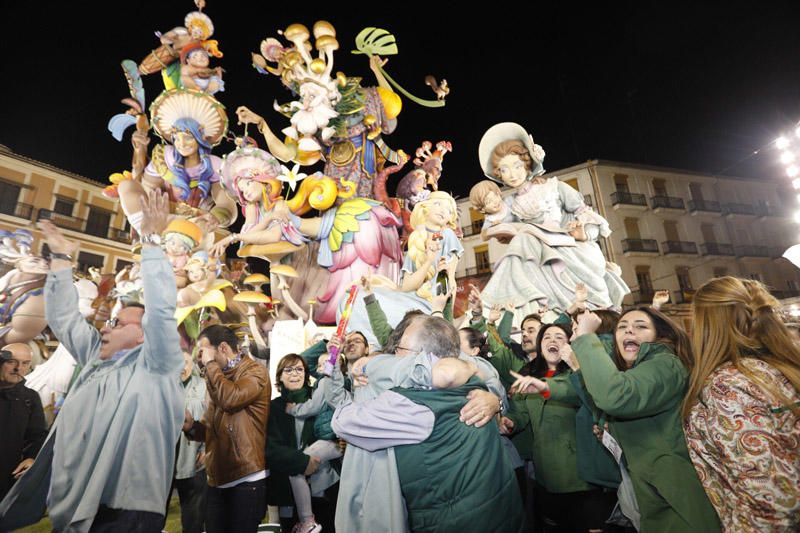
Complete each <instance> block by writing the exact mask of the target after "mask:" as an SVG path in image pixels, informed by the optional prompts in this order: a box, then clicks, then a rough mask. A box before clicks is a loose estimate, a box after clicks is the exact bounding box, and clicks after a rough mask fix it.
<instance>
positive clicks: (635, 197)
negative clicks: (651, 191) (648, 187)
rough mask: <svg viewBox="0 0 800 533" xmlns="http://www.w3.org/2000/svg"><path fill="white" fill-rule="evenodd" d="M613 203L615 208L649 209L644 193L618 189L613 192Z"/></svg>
mask: <svg viewBox="0 0 800 533" xmlns="http://www.w3.org/2000/svg"><path fill="white" fill-rule="evenodd" d="M611 205H612V207H613V209H620V208H621V207H625V208H631V209H636V210H639V211H644V210H646V209H647V199H646V198H645V196H644V194H635V193H631V192H623V191H616V192H613V193H611Z"/></svg>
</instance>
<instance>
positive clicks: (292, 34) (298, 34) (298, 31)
mask: <svg viewBox="0 0 800 533" xmlns="http://www.w3.org/2000/svg"><path fill="white" fill-rule="evenodd" d="M310 35H311V34H310V33H309V32H308V28H306V27H305V26H303V25H302V24H290V25H289V27H288V28H286V30H284V32H283V36H284V37H286V38H287V39H289V40H290V41H294V40H300V41H304V40H306V39H308V37H309V36H310Z"/></svg>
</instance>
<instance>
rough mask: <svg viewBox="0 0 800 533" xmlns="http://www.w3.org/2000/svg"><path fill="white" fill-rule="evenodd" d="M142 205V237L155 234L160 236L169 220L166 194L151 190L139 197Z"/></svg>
mask: <svg viewBox="0 0 800 533" xmlns="http://www.w3.org/2000/svg"><path fill="white" fill-rule="evenodd" d="M140 202H141V204H142V235H150V234H152V233H157V234H159V235H161V233H162V232H163V231H164V229H165V228H166V227H167V222H168V218H169V199H168V198H167V194H166V193H164V192H162V191H160V190H157V189H153V190H151V191H149V192H148V193H147V196H145V195H142V196H141V197H140Z"/></svg>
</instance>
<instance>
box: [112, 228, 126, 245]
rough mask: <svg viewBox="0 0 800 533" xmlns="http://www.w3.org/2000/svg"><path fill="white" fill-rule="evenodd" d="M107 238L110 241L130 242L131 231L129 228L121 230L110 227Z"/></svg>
mask: <svg viewBox="0 0 800 533" xmlns="http://www.w3.org/2000/svg"><path fill="white" fill-rule="evenodd" d="M110 233H111V234H110V235H109V238H110V239H111V240H112V241H117V242H121V243H124V244H130V243H131V232H130V230H121V229H117V228H111V231H110Z"/></svg>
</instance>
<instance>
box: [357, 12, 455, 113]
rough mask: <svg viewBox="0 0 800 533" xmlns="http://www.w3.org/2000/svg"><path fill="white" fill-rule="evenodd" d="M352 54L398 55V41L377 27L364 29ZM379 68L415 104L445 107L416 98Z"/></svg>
mask: <svg viewBox="0 0 800 533" xmlns="http://www.w3.org/2000/svg"><path fill="white" fill-rule="evenodd" d="M352 53H353V54H364V55H366V56H367V57H370V58H371V57H372V56H374V55H378V56H393V55H397V53H398V50H397V41H396V39H395V37H394V35H392V34H391V33H389V32H388V31H386V30H384V29H382V28H375V27H369V28H364V29H363V30H361V32H360V33H359V34H358V35H357V36H356V49H355V50H352ZM378 68H379V69H380V71H381V73H382V74H383V75H384V76H385V77H386V80H387V81H388V82H389V83H391V84H392V85H393V86H394V87H395V88H396V89H397V90H398V91H400V93H402V94H403V95H404V96H405V97H406V98H408V99H409V100H411V101H412V102H415V103H417V104H419V105H421V106H425V107H444V101H443V100H423V99H422V98H418V97H416V96H414V95H413V94H411V93H409V92H408V91H406V90H405V89H403V87H401V86H400V84H399V83H397V82H396V81H394V79H393V78H392V77H391V76H389V73H387V72H386V71H385V70H384V69H383V67H381V66H378Z"/></svg>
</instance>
